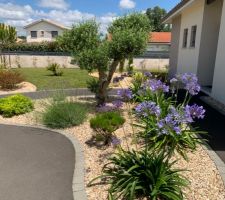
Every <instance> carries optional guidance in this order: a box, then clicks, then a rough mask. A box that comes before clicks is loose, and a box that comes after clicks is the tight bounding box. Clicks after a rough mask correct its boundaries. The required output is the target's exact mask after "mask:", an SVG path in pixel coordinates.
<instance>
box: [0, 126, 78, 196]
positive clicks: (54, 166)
mask: <svg viewBox="0 0 225 200" xmlns="http://www.w3.org/2000/svg"><path fill="white" fill-rule="evenodd" d="M74 163H75V152H74V147H73V145H72V143H71V142H70V141H69V140H68V139H67V138H66V137H65V136H63V135H61V134H58V133H55V132H51V131H47V130H42V129H37V128H29V127H17V126H8V125H0V200H73V191H72V181H73V172H74Z"/></svg>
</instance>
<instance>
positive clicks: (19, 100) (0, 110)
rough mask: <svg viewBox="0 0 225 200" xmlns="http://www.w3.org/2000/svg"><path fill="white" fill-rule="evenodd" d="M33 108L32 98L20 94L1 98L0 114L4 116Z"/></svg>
mask: <svg viewBox="0 0 225 200" xmlns="http://www.w3.org/2000/svg"><path fill="white" fill-rule="evenodd" d="M33 108H34V106H33V103H32V101H31V99H30V98H28V97H25V96H23V95H20V94H18V95H13V96H9V97H6V98H3V99H0V114H1V115H3V116H4V117H12V116H14V115H20V114H24V113H27V112H30V111H32V110H33Z"/></svg>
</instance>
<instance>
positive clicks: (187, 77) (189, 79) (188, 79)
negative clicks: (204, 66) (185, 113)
mask: <svg viewBox="0 0 225 200" xmlns="http://www.w3.org/2000/svg"><path fill="white" fill-rule="evenodd" d="M176 77H177V79H178V80H179V81H181V82H182V83H183V84H184V88H185V89H186V90H187V91H188V92H189V93H190V94H191V95H197V94H198V93H199V92H200V89H201V87H200V85H199V84H198V78H197V76H196V74H193V73H184V74H181V75H177V76H176Z"/></svg>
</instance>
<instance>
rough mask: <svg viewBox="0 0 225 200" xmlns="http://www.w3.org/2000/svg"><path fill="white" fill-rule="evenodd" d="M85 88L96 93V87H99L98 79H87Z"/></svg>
mask: <svg viewBox="0 0 225 200" xmlns="http://www.w3.org/2000/svg"><path fill="white" fill-rule="evenodd" d="M87 88H88V89H89V90H90V91H91V92H93V93H95V94H96V93H97V92H98V88H99V80H97V79H95V78H92V79H90V80H89V81H87Z"/></svg>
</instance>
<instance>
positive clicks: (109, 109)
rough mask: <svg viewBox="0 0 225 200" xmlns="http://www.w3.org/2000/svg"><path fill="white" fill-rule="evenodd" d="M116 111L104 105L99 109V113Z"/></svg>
mask: <svg viewBox="0 0 225 200" xmlns="http://www.w3.org/2000/svg"><path fill="white" fill-rule="evenodd" d="M114 109H115V108H114V107H112V106H110V105H106V104H104V105H102V106H100V107H98V108H97V112H110V111H113V110H114Z"/></svg>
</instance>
